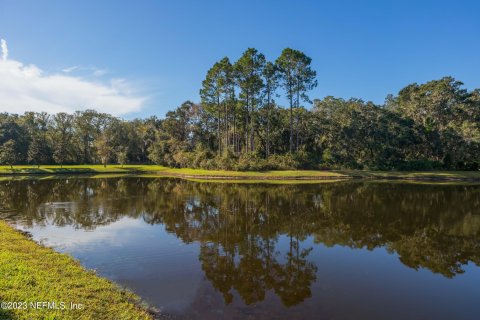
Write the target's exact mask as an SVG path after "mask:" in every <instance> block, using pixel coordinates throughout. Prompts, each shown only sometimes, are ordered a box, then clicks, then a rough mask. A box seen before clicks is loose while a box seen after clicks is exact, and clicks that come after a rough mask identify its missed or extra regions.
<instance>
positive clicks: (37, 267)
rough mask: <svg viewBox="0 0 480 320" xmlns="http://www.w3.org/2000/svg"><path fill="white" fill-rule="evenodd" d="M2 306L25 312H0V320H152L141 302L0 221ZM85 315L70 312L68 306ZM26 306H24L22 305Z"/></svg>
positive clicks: (0, 293) (75, 262)
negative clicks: (53, 305)
mask: <svg viewBox="0 0 480 320" xmlns="http://www.w3.org/2000/svg"><path fill="white" fill-rule="evenodd" d="M0 248H1V249H0V301H2V302H22V303H23V302H26V303H27V309H20V310H18V309H17V310H6V309H2V308H0V319H112V320H114V319H115V320H116V319H151V317H150V315H149V314H148V313H147V312H146V311H145V310H144V309H143V308H141V307H139V305H138V303H139V301H140V300H139V298H138V297H137V296H135V295H134V294H133V293H130V292H127V291H125V290H122V289H120V288H119V287H117V286H116V285H115V284H113V283H112V282H110V281H108V280H106V279H103V278H100V277H98V276H96V275H95V273H94V272H92V271H87V270H85V269H84V268H83V267H82V266H81V265H80V264H79V262H78V261H76V260H74V259H73V258H71V257H70V256H68V255H65V254H61V253H57V252H55V251H54V250H52V249H50V248H46V247H43V246H41V245H39V244H37V243H35V242H34V241H32V240H30V239H28V238H27V237H26V236H25V235H23V234H22V233H20V232H18V231H16V230H14V229H13V228H12V227H11V226H9V225H8V224H7V223H5V222H4V221H0ZM44 301H45V302H57V303H58V304H57V306H60V302H65V303H66V306H67V308H66V309H64V310H55V309H49V308H42V309H33V308H31V307H30V302H44ZM71 302H73V303H77V304H82V305H83V307H84V308H83V309H82V310H72V309H70V303H71ZM22 306H23V305H22Z"/></svg>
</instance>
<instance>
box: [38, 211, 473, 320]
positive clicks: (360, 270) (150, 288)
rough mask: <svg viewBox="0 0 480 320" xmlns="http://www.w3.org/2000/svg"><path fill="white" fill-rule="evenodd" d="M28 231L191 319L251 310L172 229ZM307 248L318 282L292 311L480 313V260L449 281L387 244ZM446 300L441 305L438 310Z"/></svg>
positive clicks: (270, 303)
mask: <svg viewBox="0 0 480 320" xmlns="http://www.w3.org/2000/svg"><path fill="white" fill-rule="evenodd" d="M28 231H30V232H31V233H32V235H33V237H34V239H35V240H37V241H42V242H43V243H45V244H46V245H48V246H53V247H55V248H56V249H57V250H59V251H61V252H67V253H69V254H71V255H73V256H74V257H75V258H77V259H79V260H80V261H81V262H82V264H83V265H85V266H86V267H87V268H90V269H95V270H97V272H98V273H99V274H100V275H102V276H105V277H108V278H110V279H112V280H114V281H117V282H118V283H120V284H121V285H123V286H126V287H129V288H132V289H133V290H134V291H135V292H137V293H138V294H140V295H141V296H143V297H144V298H145V300H147V301H149V302H150V303H153V304H155V305H157V306H158V307H160V308H164V309H165V310H166V311H169V312H173V313H178V312H180V313H181V314H185V315H186V316H187V317H188V316H189V315H191V316H193V315H195V314H198V312H201V313H202V314H205V316H206V317H209V316H210V317H215V316H220V317H222V316H224V317H230V315H232V314H235V313H236V312H242V311H241V310H243V308H244V307H245V306H244V305H243V304H242V303H241V300H242V299H241V297H239V296H238V295H234V296H235V299H234V302H233V303H232V304H231V305H229V306H227V307H225V306H224V304H223V298H222V297H221V296H220V295H219V294H218V292H217V293H216V292H215V290H214V289H213V288H212V287H211V284H210V283H209V282H208V281H207V280H206V279H204V274H203V271H202V270H201V267H200V263H199V261H198V250H199V245H198V244H197V243H193V244H188V245H186V244H184V243H183V242H182V241H181V240H179V239H178V238H176V237H175V235H172V234H170V233H167V232H166V231H165V229H164V226H163V225H149V224H146V223H145V222H144V221H143V220H142V219H132V218H122V219H120V220H118V221H116V222H114V223H112V224H109V225H107V226H99V227H97V228H96V229H94V230H93V231H84V230H81V229H74V228H72V227H70V226H64V227H56V226H53V225H46V226H36V227H33V228H31V229H28ZM289 241H290V239H289V237H287V236H281V237H279V239H278V247H280V248H283V249H286V248H288V246H289ZM308 247H314V250H312V252H311V253H310V256H309V258H310V260H311V261H314V262H315V264H316V266H317V268H318V270H317V281H315V282H314V283H313V285H312V296H313V297H314V298H309V299H306V300H305V301H304V302H303V303H302V304H301V305H300V306H294V307H292V308H290V309H289V312H291V314H292V315H295V314H297V315H299V316H300V315H301V316H302V317H304V316H307V317H308V315H313V314H323V315H325V316H328V315H330V316H332V315H335V316H336V317H338V318H339V319H371V318H382V317H383V316H384V315H389V319H406V318H412V316H413V315H415V316H414V317H413V318H419V319H422V318H436V319H454V318H455V319H462V317H459V316H458V314H457V311H458V308H464V311H465V310H467V311H468V310H471V313H469V312H467V313H465V315H469V314H471V316H472V319H474V318H475V317H476V316H477V315H479V314H480V311H478V310H477V311H476V312H475V310H472V306H475V305H477V299H478V297H479V296H480V272H479V270H478V267H476V266H475V265H474V264H473V263H470V264H469V265H467V266H465V270H466V274H464V275H459V276H457V277H455V278H454V279H448V278H445V277H443V276H442V275H439V274H434V273H432V272H430V271H429V270H424V269H420V270H418V271H417V270H414V269H411V268H407V267H405V266H404V265H403V264H401V263H399V261H398V256H397V255H396V254H389V253H388V252H387V251H386V250H385V249H384V248H377V249H374V250H372V251H369V250H365V249H350V248H348V247H342V246H338V245H336V246H333V247H326V246H324V245H322V244H315V243H314V241H313V237H308V238H307V239H306V240H305V241H303V242H302V243H301V248H308ZM279 260H284V259H282V258H281V259H279ZM282 262H283V261H282ZM205 299H207V300H208V303H207V304H206V305H207V306H209V307H212V308H213V309H211V310H206V309H207V307H205V306H201V305H203V304H205V301H204V300H205ZM198 300H200V301H201V302H200V303H199V301H198ZM399 301H401V303H399ZM199 304H200V306H199ZM262 305H263V308H258V309H259V310H258V314H257V313H255V312H253V313H252V314H254V315H256V316H259V317H260V316H261V315H262V314H264V315H265V313H266V314H271V315H272V316H273V315H277V316H279V317H281V316H282V312H280V313H278V314H277V312H279V311H278V310H282V309H283V308H282V306H281V302H280V300H279V298H278V297H277V296H275V295H274V294H272V293H267V296H266V299H265V301H263V302H262ZM439 305H441V306H442V308H441V309H438V308H437V306H439ZM347 306H348V307H347ZM405 306H408V307H407V308H406V307H405ZM271 309H275V310H276V311H274V310H271ZM239 310H240V311H239ZM265 310H270V311H268V312H267V311H265ZM262 312H263V313H262ZM232 316H233V315H232ZM320 318H321V317H320ZM468 318H469V317H466V318H465V319H468Z"/></svg>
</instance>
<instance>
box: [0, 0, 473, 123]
mask: <svg viewBox="0 0 480 320" xmlns="http://www.w3.org/2000/svg"><path fill="white" fill-rule="evenodd" d="M479 12H480V2H478V1H428V0H425V1H420V0H417V1H407V0H403V1H400V0H398V1H395V0H392V1H387V0H384V1H353V0H352V1H301V0H297V1H293V0H291V1H282V0H279V1H228V0H224V1H128V2H127V1H115V2H114V1H21V0H16V1H13V0H12V1H4V0H0V38H2V39H5V44H6V45H8V57H6V59H3V61H1V62H3V63H4V69H3V73H2V69H1V68H0V111H10V112H23V111H24V110H23V109H22V107H21V106H14V105H13V104H15V103H17V104H20V103H21V104H22V105H25V104H28V105H30V108H32V109H34V110H45V111H50V112H56V111H70V110H75V109H81V108H86V107H92V108H97V109H98V110H100V111H106V112H111V113H116V114H119V115H121V116H123V117H125V118H132V117H146V116H150V115H157V116H159V117H163V116H164V114H165V112H166V111H168V110H170V109H173V108H174V107H176V106H178V105H179V104H181V103H182V102H183V101H185V100H193V101H199V95H198V91H199V89H200V85H201V81H202V80H203V78H204V76H205V73H206V71H207V70H208V69H209V68H210V67H211V65H213V63H214V62H215V61H217V60H219V59H221V58H222V57H224V56H228V57H230V58H231V59H232V60H236V59H237V58H238V57H239V56H240V55H241V53H242V52H243V51H244V50H245V49H246V48H248V47H255V48H257V49H258V50H259V51H261V52H262V53H264V54H265V55H266V57H267V59H271V60H275V59H276V58H277V56H278V55H279V54H280V52H281V50H282V49H283V48H285V47H292V48H295V49H299V50H301V51H304V52H305V53H306V54H307V55H309V56H310V57H311V58H312V59H313V67H314V69H315V70H317V73H318V88H316V89H315V90H314V91H312V92H311V94H310V96H311V98H321V97H324V96H326V95H333V96H339V97H343V98H349V97H359V98H363V99H364V100H372V101H374V102H377V103H382V102H383V100H384V98H385V96H386V95H387V94H388V93H397V92H398V90H399V89H401V88H402V87H404V86H405V85H407V84H409V83H412V82H419V83H421V82H425V81H428V80H431V79H437V78H440V77H442V76H446V75H451V76H454V77H455V78H457V79H458V80H461V81H463V82H464V83H465V86H466V87H467V88H468V89H473V88H480V18H479ZM9 61H10V64H8V65H7V64H6V62H9ZM15 63H16V64H15ZM11 70H14V71H15V72H16V73H17V74H19V75H21V77H22V78H21V79H20V78H18V79H17V78H15V79H14V80H9V79H7V77H8V75H10V74H12V73H13V72H12V71H11ZM2 77H3V82H5V83H6V84H5V85H3V86H2V80H1V78H2ZM19 77H20V76H19ZM32 79H33V80H32ZM9 84H10V87H9V86H8V85H9ZM14 84H15V86H14ZM5 87H6V88H7V89H5ZM20 87H22V88H24V89H22V91H20V90H19V89H18V88H20ZM77 88H78V90H77ZM2 90H3V91H4V92H3V93H2ZM42 90H45V91H42ZM7 91H8V92H7ZM12 92H13V93H14V94H12ZM19 92H20V93H19ZM56 92H58V96H56ZM84 97H87V98H84ZM42 99H43V100H42ZM49 99H50V100H52V101H50V100H49ZM2 100H3V101H2ZM5 101H6V102H5ZM36 104H39V105H38V106H37V105H36ZM82 104H89V106H85V105H82ZM103 105H105V108H103ZM61 106H65V109H61ZM131 106H132V107H131ZM23 108H27V107H23Z"/></svg>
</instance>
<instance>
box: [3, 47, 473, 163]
mask: <svg viewBox="0 0 480 320" xmlns="http://www.w3.org/2000/svg"><path fill="white" fill-rule="evenodd" d="M311 61H312V59H311V58H310V57H308V56H307V55H306V54H304V53H303V52H301V51H298V50H294V49H290V48H287V49H284V50H283V51H282V53H281V55H280V56H279V57H278V58H277V59H276V60H275V61H267V60H266V58H265V56H264V55H263V54H261V53H260V52H258V51H257V50H256V49H254V48H249V49H247V50H246V51H245V52H244V53H243V54H242V56H241V57H240V58H239V59H238V60H237V61H235V62H233V63H232V62H230V59H229V58H228V57H225V58H223V59H221V60H220V61H218V62H216V63H215V64H214V65H213V66H212V68H210V69H209V70H208V72H207V74H206V76H205V79H204V81H203V82H202V84H201V89H200V97H201V102H200V103H193V102H191V101H187V102H185V103H183V104H182V105H181V106H179V107H178V108H176V109H174V110H173V111H170V112H168V113H167V114H166V117H165V118H164V119H159V118H157V117H150V118H147V119H134V120H130V121H126V120H122V119H119V118H116V117H113V116H111V115H108V114H104V113H99V112H96V111H93V110H86V111H78V112H75V113H74V114H67V113H57V114H54V115H50V114H47V113H35V112H27V113H25V114H23V115H16V114H8V113H2V114H0V164H3V165H13V164H32V165H41V164H47V163H48V164H51V163H55V164H60V165H62V164H95V163H102V164H105V165H106V164H107V163H120V164H125V163H156V164H162V165H166V166H171V167H193V168H205V169H233V170H265V169H298V168H305V169H306V168H310V169H315V168H332V169H334V168H335V169H342V168H349V169H383V170H389V169H400V170H406V169H410V170H428V169H454V170H478V169H479V164H480V89H475V90H472V91H468V90H466V89H465V88H464V87H463V83H462V82H460V81H457V80H455V79H454V78H452V77H444V78H442V79H439V80H433V81H429V82H427V83H424V84H417V83H414V84H410V85H408V86H406V87H405V88H403V89H401V90H400V91H399V93H398V94H397V95H388V96H387V97H386V99H385V102H384V103H383V104H375V103H373V102H366V101H364V100H362V99H357V98H351V99H342V98H335V97H331V96H328V97H325V98H323V99H314V100H313V102H312V101H311V100H310V97H309V95H308V93H309V91H310V90H312V89H313V88H315V87H316V86H317V80H316V72H315V71H314V70H313V69H312V67H311ZM280 95H282V96H283V98H284V99H283V100H284V101H286V102H287V104H288V105H287V106H286V107H283V106H281V105H279V103H278V98H279V97H280ZM312 104H313V106H311V105H312ZM310 106H311V107H310Z"/></svg>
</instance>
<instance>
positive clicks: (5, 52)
mask: <svg viewBox="0 0 480 320" xmlns="http://www.w3.org/2000/svg"><path fill="white" fill-rule="evenodd" d="M0 47H1V48H2V60H7V58H8V47H7V41H5V40H4V39H1V40H0Z"/></svg>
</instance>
